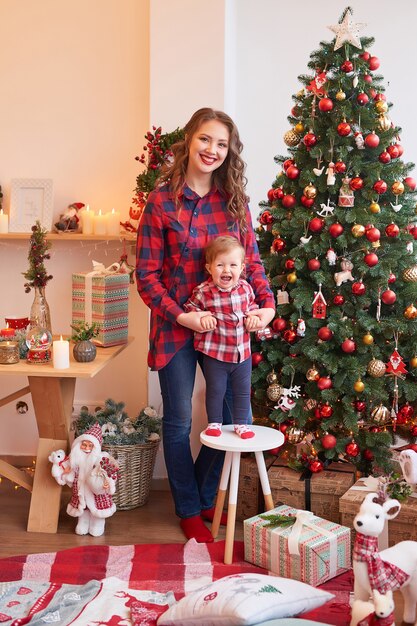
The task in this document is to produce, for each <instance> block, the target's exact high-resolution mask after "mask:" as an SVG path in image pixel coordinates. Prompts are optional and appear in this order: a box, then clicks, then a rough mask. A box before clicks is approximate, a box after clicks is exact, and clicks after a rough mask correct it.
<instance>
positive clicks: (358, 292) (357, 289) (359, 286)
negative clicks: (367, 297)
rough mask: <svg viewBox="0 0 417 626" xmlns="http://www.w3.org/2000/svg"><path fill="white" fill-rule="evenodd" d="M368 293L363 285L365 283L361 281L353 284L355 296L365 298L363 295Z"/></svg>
mask: <svg viewBox="0 0 417 626" xmlns="http://www.w3.org/2000/svg"><path fill="white" fill-rule="evenodd" d="M365 292H366V287H365V285H364V284H363V282H362V281H361V280H360V281H358V282H357V283H353V284H352V293H353V295H355V296H363V294H364V293H365Z"/></svg>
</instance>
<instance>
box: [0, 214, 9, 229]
mask: <svg viewBox="0 0 417 626" xmlns="http://www.w3.org/2000/svg"><path fill="white" fill-rule="evenodd" d="M8 232H9V216H8V215H7V214H6V213H3V209H2V210H1V211H0V233H8Z"/></svg>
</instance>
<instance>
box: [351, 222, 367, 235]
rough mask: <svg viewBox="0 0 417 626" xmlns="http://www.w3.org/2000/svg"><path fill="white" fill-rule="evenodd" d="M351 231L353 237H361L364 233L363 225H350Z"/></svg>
mask: <svg viewBox="0 0 417 626" xmlns="http://www.w3.org/2000/svg"><path fill="white" fill-rule="evenodd" d="M351 232H352V235H353V236H354V237H362V236H363V235H364V234H365V226H363V225H362V224H355V225H354V226H352V230H351Z"/></svg>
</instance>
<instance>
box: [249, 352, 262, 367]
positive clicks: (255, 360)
mask: <svg viewBox="0 0 417 626" xmlns="http://www.w3.org/2000/svg"><path fill="white" fill-rule="evenodd" d="M263 360H264V357H263V356H262V354H261V353H260V352H253V353H252V365H253V367H256V366H257V365H259V363H262V361H263Z"/></svg>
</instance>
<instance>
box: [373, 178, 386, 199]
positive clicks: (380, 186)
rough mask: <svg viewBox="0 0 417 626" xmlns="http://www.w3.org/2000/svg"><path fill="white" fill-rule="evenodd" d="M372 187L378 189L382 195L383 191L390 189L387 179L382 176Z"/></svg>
mask: <svg viewBox="0 0 417 626" xmlns="http://www.w3.org/2000/svg"><path fill="white" fill-rule="evenodd" d="M372 189H373V190H374V191H376V192H377V193H378V194H380V195H381V194H382V193H385V192H386V190H387V189H388V185H387V183H386V182H385V180H382V179H381V178H380V179H379V180H377V181H376V182H375V183H374V184H373V187H372Z"/></svg>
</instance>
